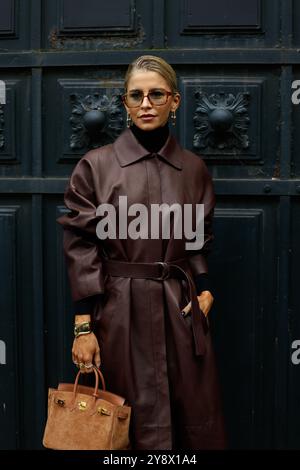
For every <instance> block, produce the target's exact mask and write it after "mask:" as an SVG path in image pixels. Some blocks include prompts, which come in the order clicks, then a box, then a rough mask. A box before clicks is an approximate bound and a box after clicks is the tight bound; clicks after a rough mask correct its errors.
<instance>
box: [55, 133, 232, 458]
mask: <svg viewBox="0 0 300 470" xmlns="http://www.w3.org/2000/svg"><path fill="white" fill-rule="evenodd" d="M119 196H127V198H128V200H127V201H128V207H129V206H130V205H131V204H134V203H142V204H144V205H145V206H146V207H147V208H148V209H149V213H150V205H151V204H162V203H167V204H169V205H171V204H173V203H178V204H180V205H183V204H193V205H195V204H196V203H198V204H200V203H203V204H204V207H205V244H204V246H203V247H202V249H201V250H198V251H193V250H190V251H187V250H186V248H185V241H186V240H185V239H184V238H182V239H175V238H174V237H173V236H172V235H173V234H172V230H171V237H170V238H169V239H165V238H163V237H160V238H159V239H153V238H152V239H151V238H148V239H141V238H140V239H135V240H134V239H131V238H130V237H127V238H124V239H120V238H116V239H106V240H100V239H99V238H98V237H97V235H96V225H97V223H98V222H99V216H96V208H97V207H98V206H99V204H101V203H110V204H113V205H114V207H115V208H116V211H117V212H118V209H119V207H118V204H119ZM65 204H66V206H67V207H68V208H69V209H70V210H71V212H70V213H69V214H66V215H64V216H62V217H60V218H59V219H58V223H60V224H61V225H62V226H63V228H64V251H65V256H66V262H67V267H68V273H69V279H70V286H71V292H72V298H73V300H74V301H76V300H80V299H83V298H86V297H89V296H92V295H95V294H100V293H103V294H104V295H103V296H102V300H101V301H99V302H98V303H97V304H96V306H95V311H94V312H92V314H93V319H94V322H95V333H96V335H97V337H98V341H99V345H100V351H101V360H102V371H103V373H104V376H105V378H106V381H107V388H108V390H111V391H112V392H115V393H117V394H120V395H122V396H124V397H126V398H127V400H128V402H129V404H130V405H131V406H132V422H131V442H132V448H133V449H147V450H152V449H178V450H179V449H219V448H224V446H225V438H224V427H223V419H222V411H221V403H220V396H219V386H218V379H217V373H216V368H215V360H214V353H213V350H212V344H211V339H210V333H209V331H207V328H206V329H205V328H204V326H205V325H204V323H206V320H205V319H204V320H203V318H201V323H202V326H201V325H200V329H201V328H202V330H201V332H200V331H199V334H198V333H197V331H196V330H195V328H194V329H193V318H192V315H188V316H187V317H183V316H182V315H181V313H180V312H181V309H182V308H183V307H184V306H185V305H186V304H187V303H188V302H189V300H190V296H189V294H190V291H189V288H191V285H190V284H189V282H192V284H193V286H192V288H193V289H194V287H195V286H194V282H193V280H192V281H191V279H192V278H193V276H194V275H196V274H200V273H203V272H207V264H206V259H205V252H206V248H207V245H208V244H209V243H210V241H211V238H212V232H211V219H212V214H213V209H214V204H215V197H214V191H213V186H212V181H211V177H210V175H209V173H208V170H207V168H206V166H205V164H204V162H203V160H202V159H201V158H199V156H197V155H195V154H194V153H192V152H190V151H188V150H185V149H183V148H182V147H181V146H180V145H179V143H178V142H177V140H176V139H175V137H173V136H171V135H170V136H169V137H168V140H167V141H166V143H165V145H164V146H163V147H162V149H161V150H160V151H159V152H158V153H157V154H149V152H147V150H145V149H144V148H143V147H142V146H141V145H140V144H139V142H138V141H137V140H136V138H135V137H134V135H133V133H132V132H131V130H130V129H126V130H125V131H123V132H122V134H121V135H120V136H119V137H118V138H117V139H116V141H115V142H114V143H113V144H109V145H105V146H103V147H101V148H98V149H95V150H91V151H89V152H88V153H87V154H86V155H85V156H84V157H83V158H82V159H81V160H80V161H79V162H78V164H77V165H76V167H75V169H74V171H73V173H72V176H71V178H70V181H69V184H68V187H67V189H66V192H65ZM128 220H130V217H128ZM182 258H187V260H188V261H187V263H188V266H187V267H186V271H185V272H186V274H187V276H188V277H189V280H188V279H187V277H186V278H184V277H185V276H183V278H182V279H178V278H174V277H168V276H162V279H152V278H150V279H149V278H148V279H143V278H142V279H140V278H135V277H134V278H133V277H122V276H118V275H114V276H112V275H110V274H107V272H106V271H105V262H104V261H105V259H110V260H119V261H127V262H131V263H133V262H137V263H153V262H158V261H159V262H165V263H167V262H172V261H173V260H177V259H182ZM162 266H164V265H162ZM194 292H195V290H194ZM197 305H198V303H197ZM194 315H195V312H194ZM197 315H199V318H200V315H201V316H202V317H204V315H203V313H202V312H201V311H200V310H199V306H198V313H197ZM196 319H198V317H196ZM198 326H199V325H198ZM204 330H205V335H204V340H203V331H204ZM200 333H201V334H202V339H201V338H200ZM198 336H199V337H198ZM197 341H198V343H199V344H200V343H201V342H202V343H201V345H200V346H201V347H200V348H198V351H196V349H197V348H196V345H195V343H197ZM203 343H205V344H203Z"/></svg>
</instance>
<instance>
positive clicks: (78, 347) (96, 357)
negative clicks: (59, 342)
mask: <svg viewBox="0 0 300 470" xmlns="http://www.w3.org/2000/svg"><path fill="white" fill-rule="evenodd" d="M72 358H73V362H74V364H76V365H77V367H79V368H80V372H82V373H83V374H86V373H90V372H93V368H92V367H91V364H95V366H96V367H98V368H99V367H100V364H101V359H100V348H99V343H98V340H97V338H96V336H95V334H94V333H93V332H91V333H88V334H86V335H80V336H77V338H74V341H73V348H72ZM80 364H85V365H86V366H87V367H80Z"/></svg>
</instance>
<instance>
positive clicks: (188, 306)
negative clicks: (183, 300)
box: [181, 302, 192, 315]
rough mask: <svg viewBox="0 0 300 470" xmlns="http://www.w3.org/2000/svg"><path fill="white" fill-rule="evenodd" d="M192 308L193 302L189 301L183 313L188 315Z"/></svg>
mask: <svg viewBox="0 0 300 470" xmlns="http://www.w3.org/2000/svg"><path fill="white" fill-rule="evenodd" d="M191 308H192V302H189V303H188V304H187V305H186V306H185V307H184V308H183V309H182V310H181V313H182V315H187V314H188V313H189V311H190V310H191Z"/></svg>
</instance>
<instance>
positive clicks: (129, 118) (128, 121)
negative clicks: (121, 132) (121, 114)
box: [126, 113, 132, 127]
mask: <svg viewBox="0 0 300 470" xmlns="http://www.w3.org/2000/svg"><path fill="white" fill-rule="evenodd" d="M131 124H132V119H131V116H130V114H129V113H127V120H126V125H127V127H130V126H131Z"/></svg>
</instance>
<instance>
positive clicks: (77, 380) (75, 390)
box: [73, 366, 106, 398]
mask: <svg viewBox="0 0 300 470" xmlns="http://www.w3.org/2000/svg"><path fill="white" fill-rule="evenodd" d="M93 371H94V374H95V377H96V383H95V388H94V393H93V397H94V398H98V389H99V377H100V380H101V384H102V389H103V390H104V391H105V390H106V386H105V380H104V377H103V374H102V372H101V370H100V369H98V367H95V366H93ZM80 376H81V372H80V371H79V372H78V373H77V375H76V380H75V383H74V388H73V395H74V398H75V396H76V392H77V387H78V382H79V377H80Z"/></svg>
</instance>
